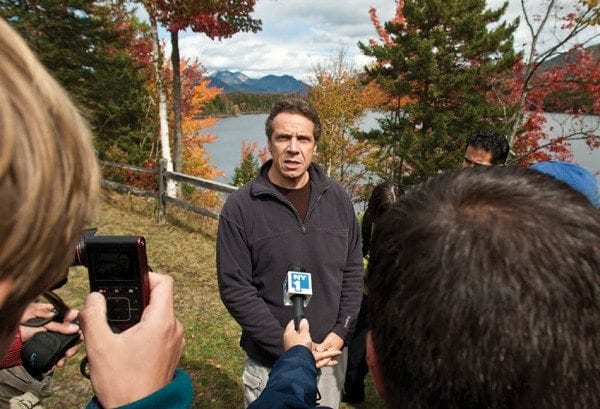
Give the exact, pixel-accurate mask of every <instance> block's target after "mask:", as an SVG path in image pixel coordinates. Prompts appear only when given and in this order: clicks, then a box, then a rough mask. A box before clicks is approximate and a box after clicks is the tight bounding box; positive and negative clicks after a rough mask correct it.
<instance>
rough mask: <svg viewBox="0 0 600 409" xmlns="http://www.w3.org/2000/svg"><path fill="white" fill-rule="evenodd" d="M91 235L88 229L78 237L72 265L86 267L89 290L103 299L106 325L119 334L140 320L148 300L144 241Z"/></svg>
mask: <svg viewBox="0 0 600 409" xmlns="http://www.w3.org/2000/svg"><path fill="white" fill-rule="evenodd" d="M95 232H96V230H95V229H88V230H86V231H85V232H84V234H83V235H82V236H81V239H80V241H79V243H78V245H77V246H76V249H75V255H74V260H73V263H72V264H73V265H83V266H85V267H87V269H88V274H89V280H90V291H98V292H99V293H101V294H103V295H104V297H105V298H106V307H107V319H108V323H109V325H110V326H111V327H112V328H113V329H114V330H118V331H123V330H126V329H127V328H129V327H131V326H133V325H135V324H136V323H138V322H139V321H140V318H141V317H142V312H143V311H144V308H145V307H146V306H147V305H148V302H149V300H150V288H149V282H148V272H149V271H150V268H149V267H148V261H147V256H146V240H145V239H144V237H142V236H96V235H95Z"/></svg>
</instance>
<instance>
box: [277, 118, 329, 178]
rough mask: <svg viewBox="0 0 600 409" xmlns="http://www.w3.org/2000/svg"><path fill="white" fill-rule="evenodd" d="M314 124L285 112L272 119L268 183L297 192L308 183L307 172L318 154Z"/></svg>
mask: <svg viewBox="0 0 600 409" xmlns="http://www.w3.org/2000/svg"><path fill="white" fill-rule="evenodd" d="M314 129H315V126H314V124H313V123H312V122H311V121H310V119H308V118H306V117H304V116H302V115H300V114H295V113H290V112H282V113H280V114H277V116H276V117H275V118H274V119H273V133H272V135H271V137H270V138H269V151H270V152H271V156H272V157H273V166H271V169H269V179H271V182H273V183H274V184H276V185H278V186H282V187H285V188H288V189H297V188H300V187H302V186H304V185H305V184H306V182H308V172H307V169H308V167H309V166H310V163H311V161H312V157H313V155H314V154H315V152H316V150H317V145H316V143H315V137H314V134H313V133H314Z"/></svg>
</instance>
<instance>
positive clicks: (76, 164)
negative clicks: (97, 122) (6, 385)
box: [0, 19, 99, 332]
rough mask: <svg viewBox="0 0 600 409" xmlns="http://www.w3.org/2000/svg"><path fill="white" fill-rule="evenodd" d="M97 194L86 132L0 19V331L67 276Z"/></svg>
mask: <svg viewBox="0 0 600 409" xmlns="http://www.w3.org/2000/svg"><path fill="white" fill-rule="evenodd" d="M98 192H99V171H98V164H97V160H96V155H95V153H94V150H93V146H92V140H91V134H90V131H89V128H88V126H87V124H86V123H85V121H84V120H83V118H82V117H81V115H80V114H79V112H78V111H77V108H75V106H74V105H73V103H72V102H71V100H70V99H69V97H68V95H67V93H66V92H65V91H64V90H63V89H62V87H61V86H60V85H59V84H58V83H57V82H56V81H55V80H54V79H53V78H52V76H51V75H50V74H49V73H48V72H47V71H46V69H45V68H44V67H43V66H42V64H41V63H40V62H39V61H38V59H37V58H36V57H35V55H34V54H33V53H32V51H31V50H30V49H29V47H28V46H27V44H26V43H25V41H24V40H23V39H22V38H21V37H20V36H19V35H18V34H17V32H16V31H14V30H13V29H12V28H11V27H10V26H9V25H8V23H6V21H4V20H2V19H0V215H2V216H1V220H0V240H1V242H0V243H1V244H0V280H5V279H8V280H11V281H12V283H13V287H12V292H11V295H10V297H9V298H8V301H7V302H6V303H5V305H3V306H1V307H2V308H1V309H0V312H2V317H3V319H2V321H1V322H2V326H5V325H6V322H5V319H6V320H12V318H13V317H12V316H10V317H9V316H7V315H5V313H6V314H8V313H9V312H11V313H15V312H17V313H18V312H19V311H20V309H21V308H23V307H24V306H25V305H26V303H28V302H29V301H30V300H31V299H32V298H34V297H35V296H37V295H39V294H40V293H41V292H43V291H44V290H45V289H47V288H48V287H49V286H51V285H52V284H55V283H57V282H58V281H59V280H60V278H61V277H62V276H63V275H64V274H65V272H66V270H67V268H68V265H69V261H70V260H71V256H72V254H73V252H74V249H75V243H76V241H77V238H78V237H79V235H80V234H81V233H82V231H83V229H84V227H85V225H86V223H88V222H89V221H91V217H92V216H93V211H94V208H95V204H96V201H97V197H98ZM18 318H19V317H17V318H16V319H18ZM1 329H2V330H5V331H6V330H11V328H7V327H4V328H1ZM1 332H3V331H1Z"/></svg>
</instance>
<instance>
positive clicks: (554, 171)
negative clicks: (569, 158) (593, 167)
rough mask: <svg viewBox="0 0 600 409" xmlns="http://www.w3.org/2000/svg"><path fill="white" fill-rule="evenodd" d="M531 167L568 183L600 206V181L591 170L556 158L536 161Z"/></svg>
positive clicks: (595, 204)
mask: <svg viewBox="0 0 600 409" xmlns="http://www.w3.org/2000/svg"><path fill="white" fill-rule="evenodd" d="M531 169H533V170H537V171H538V172H542V173H546V174H548V175H550V176H553V177H554V178H556V179H558V180H560V181H562V182H564V183H566V184H567V185H569V186H571V187H572V188H573V189H575V190H577V191H578V192H579V193H581V194H582V195H584V196H585V197H586V198H587V199H588V200H589V201H590V202H591V203H592V204H593V205H594V206H596V207H600V195H599V194H598V181H597V180H596V177H595V176H594V175H593V174H592V172H590V171H589V170H587V169H584V168H582V167H581V166H579V165H577V164H575V163H569V162H562V161H554V160H551V161H547V162H539V163H536V164H534V165H531Z"/></svg>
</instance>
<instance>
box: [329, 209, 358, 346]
mask: <svg viewBox="0 0 600 409" xmlns="http://www.w3.org/2000/svg"><path fill="white" fill-rule="evenodd" d="M348 203H349V205H348V209H347V211H348V212H349V213H348V217H349V218H350V228H349V229H348V254H347V259H346V260H347V261H346V266H345V267H344V272H343V277H342V295H341V297H340V309H339V313H338V318H337V322H336V324H335V327H334V328H333V332H334V333H335V334H337V335H339V336H340V337H341V338H342V339H344V341H348V337H349V336H350V335H352V333H353V332H354V327H355V326H356V318H357V317H358V311H359V310H360V303H361V301H362V295H363V267H364V265H363V257H362V249H361V238H360V227H359V226H358V221H357V220H356V215H355V214H354V210H353V209H352V205H351V204H350V201H349V200H348Z"/></svg>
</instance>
